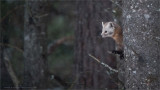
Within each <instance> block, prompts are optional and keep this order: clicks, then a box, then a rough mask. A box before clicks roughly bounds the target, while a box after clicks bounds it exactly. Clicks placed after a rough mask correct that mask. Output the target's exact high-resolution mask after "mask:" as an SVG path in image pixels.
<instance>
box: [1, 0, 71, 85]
mask: <svg viewBox="0 0 160 90" xmlns="http://www.w3.org/2000/svg"><path fill="white" fill-rule="evenodd" d="M66 3H67V2H66ZM66 3H64V2H63V5H62V2H57V1H56V2H52V3H50V2H49V3H48V4H49V9H50V8H54V9H52V10H51V11H53V12H52V13H51V12H50V13H49V15H48V16H49V21H48V23H47V32H48V34H47V38H48V39H47V43H48V45H51V44H54V43H56V41H57V40H58V39H60V38H63V37H72V36H73V34H74V31H73V30H74V21H73V18H74V16H73V5H71V4H66ZM62 6H63V7H62ZM69 8H72V9H69ZM59 12H60V13H59ZM57 13H58V14H57ZM1 18H2V19H1V25H2V30H3V41H4V42H3V43H2V42H1V45H2V44H3V45H5V47H7V48H8V49H9V50H10V52H11V57H12V58H11V63H12V66H13V70H14V71H15V73H16V75H17V77H18V79H19V80H20V81H21V80H22V79H23V74H24V73H23V72H24V61H23V43H24V40H23V39H24V38H23V35H24V31H23V30H24V1H23V0H22V1H17V0H14V1H12V0H3V1H1ZM73 46H74V42H73V39H70V40H65V41H64V42H63V43H61V44H60V45H58V46H57V47H56V48H55V49H54V51H53V52H52V53H51V54H50V55H48V69H49V71H50V72H51V73H53V74H56V75H58V76H60V77H61V78H62V79H63V80H65V81H66V82H72V81H71V80H72V68H73V55H74V54H73ZM48 47H49V46H48ZM2 74H3V73H2ZM2 76H3V75H2ZM4 78H5V77H4ZM6 78H7V77H6ZM1 83H4V82H3V81H2V82H1ZM9 83H10V82H8V83H7V82H6V83H5V84H7V85H9Z"/></svg>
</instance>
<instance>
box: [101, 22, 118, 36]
mask: <svg viewBox="0 0 160 90" xmlns="http://www.w3.org/2000/svg"><path fill="white" fill-rule="evenodd" d="M102 27H103V28H102V33H101V35H102V37H103V38H105V37H112V36H113V35H114V31H115V26H114V23H113V22H106V23H103V22H102Z"/></svg>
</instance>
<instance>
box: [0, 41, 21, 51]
mask: <svg viewBox="0 0 160 90" xmlns="http://www.w3.org/2000/svg"><path fill="white" fill-rule="evenodd" d="M0 46H8V47H12V48H15V49H16V50H17V51H19V52H21V53H23V50H22V49H21V48H19V47H16V46H13V45H11V44H5V43H0Z"/></svg>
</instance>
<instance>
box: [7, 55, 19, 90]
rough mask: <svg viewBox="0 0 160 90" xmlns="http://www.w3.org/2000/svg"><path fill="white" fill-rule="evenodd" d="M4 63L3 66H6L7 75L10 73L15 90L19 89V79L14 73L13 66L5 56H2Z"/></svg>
mask: <svg viewBox="0 0 160 90" xmlns="http://www.w3.org/2000/svg"><path fill="white" fill-rule="evenodd" d="M4 63H5V66H6V68H7V71H8V73H9V75H10V77H11V79H12V81H13V84H14V86H15V88H16V90H19V87H18V86H19V80H18V78H17V76H16V74H15V72H14V70H13V68H12V64H11V62H10V60H9V59H8V57H6V56H5V57H4Z"/></svg>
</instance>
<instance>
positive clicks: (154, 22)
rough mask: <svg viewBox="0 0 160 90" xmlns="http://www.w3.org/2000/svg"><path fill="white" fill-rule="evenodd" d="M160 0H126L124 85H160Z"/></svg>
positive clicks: (133, 89) (154, 88)
mask: <svg viewBox="0 0 160 90" xmlns="http://www.w3.org/2000/svg"><path fill="white" fill-rule="evenodd" d="M159 16H160V1H159V0H130V1H128V0H124V1H123V34H124V43H125V50H124V51H125V88H126V89H129V90H137V89H139V90H147V89H148V90H159V88H160V25H159V23H160V19H159Z"/></svg>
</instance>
